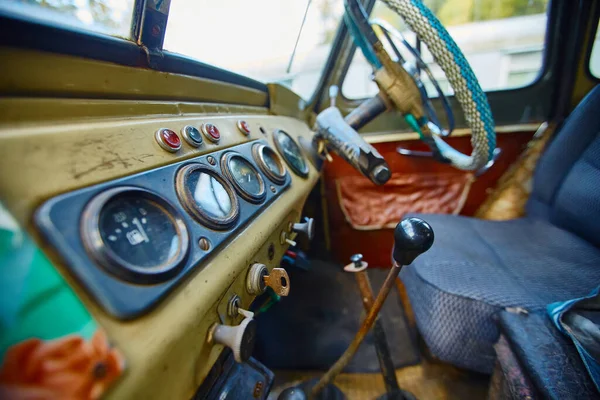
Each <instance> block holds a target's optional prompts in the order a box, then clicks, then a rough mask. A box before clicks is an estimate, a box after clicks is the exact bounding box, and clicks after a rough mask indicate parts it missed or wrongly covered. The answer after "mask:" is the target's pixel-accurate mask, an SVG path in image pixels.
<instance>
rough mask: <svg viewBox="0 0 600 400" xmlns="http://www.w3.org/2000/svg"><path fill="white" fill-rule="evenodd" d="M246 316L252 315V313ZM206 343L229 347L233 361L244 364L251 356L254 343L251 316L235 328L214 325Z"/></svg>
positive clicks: (253, 326) (254, 335)
mask: <svg viewBox="0 0 600 400" xmlns="http://www.w3.org/2000/svg"><path fill="white" fill-rule="evenodd" d="M248 314H249V315H252V313H248ZM208 341H209V342H210V343H215V344H221V345H223V346H227V347H229V348H230V349H231V351H232V352H233V358H234V359H235V361H237V362H239V363H243V362H246V361H248V359H249V358H250V356H251V355H252V351H253V350H254V343H255V342H256V321H255V320H254V319H253V318H252V317H251V316H247V317H246V318H245V319H244V320H243V321H242V322H241V323H240V324H239V325H237V326H230V325H221V324H214V325H213V326H212V328H211V330H210V333H209V337H208Z"/></svg>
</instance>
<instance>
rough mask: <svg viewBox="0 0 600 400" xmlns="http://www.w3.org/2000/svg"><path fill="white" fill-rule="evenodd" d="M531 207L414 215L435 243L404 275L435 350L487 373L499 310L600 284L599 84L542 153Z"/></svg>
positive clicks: (537, 305)
mask: <svg viewBox="0 0 600 400" xmlns="http://www.w3.org/2000/svg"><path fill="white" fill-rule="evenodd" d="M526 210H527V215H526V216H525V217H524V218H520V219H515V220H510V221H501V222H499V221H484V220H479V219H475V218H467V217H459V216H450V215H429V214H428V215H425V214H422V215H418V216H419V217H420V218H423V219H425V220H426V221H428V222H429V223H430V224H431V226H432V227H433V229H434V231H435V243H434V245H433V247H432V248H431V250H429V252H427V253H425V254H423V255H422V256H421V257H419V258H418V259H417V260H416V261H415V262H414V263H413V264H412V265H410V266H407V267H405V268H404V269H403V270H402V272H401V274H400V276H401V278H402V280H403V281H404V283H405V285H406V289H407V292H408V295H409V298H410V301H411V305H412V307H413V309H414V314H415V318H416V322H417V326H418V328H419V331H420V333H421V335H422V336H423V338H424V340H425V342H426V343H427V345H428V346H429V349H430V350H431V352H432V354H433V355H434V356H436V357H438V358H439V359H441V360H444V361H447V362H450V363H452V364H454V365H456V366H459V367H463V368H468V369H471V370H474V371H477V372H481V373H491V372H492V369H493V366H494V361H495V353H494V350H493V347H492V346H493V344H494V343H495V342H496V341H497V339H498V336H499V330H498V326H497V321H496V318H497V315H498V313H499V311H501V310H503V309H505V308H507V307H522V308H524V309H527V310H542V309H543V308H544V307H545V306H546V305H547V304H548V303H551V302H555V301H559V300H567V299H571V298H575V297H580V296H583V295H585V294H587V293H589V292H590V291H591V290H592V289H593V288H594V287H596V286H597V285H599V284H600V249H599V248H598V246H599V245H600V87H596V88H595V89H594V90H593V91H592V92H591V93H590V94H588V96H586V98H585V99H584V100H583V101H582V102H581V103H580V104H579V105H578V106H577V108H576V109H575V110H574V111H573V112H572V114H571V115H570V116H569V118H568V119H567V120H566V121H565V124H564V125H563V127H562V129H561V130H560V132H558V134H557V136H556V138H555V139H554V140H553V141H552V142H551V144H550V145H549V146H548V148H547V150H546V151H545V153H544V155H543V156H542V158H541V159H540V162H539V163H538V166H537V168H536V171H535V174H534V183H533V190H532V195H531V198H530V199H529V201H528V204H527V209H526Z"/></svg>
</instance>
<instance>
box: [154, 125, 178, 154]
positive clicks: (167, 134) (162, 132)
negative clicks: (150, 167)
mask: <svg viewBox="0 0 600 400" xmlns="http://www.w3.org/2000/svg"><path fill="white" fill-rule="evenodd" d="M156 141H157V142H158V144H159V145H160V147H162V148H163V149H164V150H166V151H170V152H172V153H174V152H176V151H177V150H179V149H180V148H181V140H180V139H179V136H178V135H177V134H176V133H175V132H173V131H172V130H170V129H167V128H162V129H159V130H158V131H157V132H156Z"/></svg>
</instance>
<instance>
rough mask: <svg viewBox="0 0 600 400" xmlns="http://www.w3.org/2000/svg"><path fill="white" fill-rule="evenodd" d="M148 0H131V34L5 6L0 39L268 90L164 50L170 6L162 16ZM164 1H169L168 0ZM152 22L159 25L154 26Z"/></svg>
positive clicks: (0, 41)
mask: <svg viewBox="0 0 600 400" xmlns="http://www.w3.org/2000/svg"><path fill="white" fill-rule="evenodd" d="M150 3H151V2H150V1H149V0H136V1H135V5H134V11H133V15H132V22H131V40H126V39H123V38H119V37H114V36H110V35H107V34H103V33H98V32H93V31H87V30H84V29H80V28H77V27H73V26H68V25H63V24H59V23H53V22H50V21H41V20H39V19H34V18H27V17H26V16H23V15H20V14H15V13H11V12H8V11H4V10H3V11H2V12H0V35H1V36H0V45H2V46H7V47H17V48H26V49H33V50H41V51H46V52H51V53H58V54H64V55H70V56H77V57H83V58H87V59H92V60H97V61H105V62H112V63H115V64H119V65H124V66H129V67H136V68H148V69H152V70H155V71H159V72H168V73H176V74H182V75H188V76H192V77H198V78H203V79H210V80H216V81H221V82H225V83H231V84H234V85H238V86H244V87H247V88H251V89H255V90H258V91H261V92H264V93H268V88H267V85H266V84H265V83H262V82H259V81H257V80H254V79H252V78H249V77H246V76H243V75H240V74H236V73H235V72H231V71H228V70H225V69H222V68H219V67H216V66H213V65H209V64H205V63H203V62H200V61H197V60H195V59H192V58H190V57H186V56H184V55H181V54H177V53H172V52H169V51H166V50H164V49H163V48H162V45H163V42H164V35H165V33H166V32H165V31H166V29H165V28H166V26H167V21H168V7H167V13H166V15H165V14H163V15H162V16H160V15H157V13H156V11H155V10H154V11H155V12H152V11H153V10H152V9H151V8H149V5H150ZM165 3H168V4H167V5H168V6H170V1H169V0H165ZM145 27H146V28H145ZM153 27H154V28H156V27H158V29H154V31H153V29H152V28H153ZM157 32H158V34H156V33H157Z"/></svg>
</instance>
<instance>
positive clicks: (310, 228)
mask: <svg viewBox="0 0 600 400" xmlns="http://www.w3.org/2000/svg"><path fill="white" fill-rule="evenodd" d="M292 230H293V231H294V232H296V233H298V234H300V233H303V234H305V235H306V238H307V239H308V240H312V238H313V236H314V235H315V224H314V219H313V218H308V217H305V218H304V222H297V223H295V224H294V225H292Z"/></svg>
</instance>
